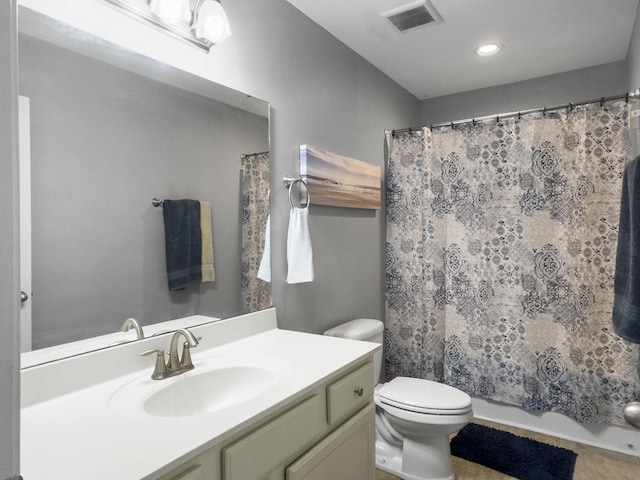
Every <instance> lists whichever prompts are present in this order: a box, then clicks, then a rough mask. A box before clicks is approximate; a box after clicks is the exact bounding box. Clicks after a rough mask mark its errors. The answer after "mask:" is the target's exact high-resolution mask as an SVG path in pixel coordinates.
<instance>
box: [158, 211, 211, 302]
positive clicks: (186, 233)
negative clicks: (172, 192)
mask: <svg viewBox="0 0 640 480" xmlns="http://www.w3.org/2000/svg"><path fill="white" fill-rule="evenodd" d="M162 207H163V208H162V209H163V216H164V240H165V249H166V257H167V279H168V281H169V291H172V292H173V291H176V290H183V289H184V288H186V286H187V284H188V283H189V282H191V281H198V280H200V279H201V278H202V232H201V230H200V202H199V201H197V200H165V201H164V203H163V205H162Z"/></svg>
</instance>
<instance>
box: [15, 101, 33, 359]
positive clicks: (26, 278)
mask: <svg viewBox="0 0 640 480" xmlns="http://www.w3.org/2000/svg"><path fill="white" fill-rule="evenodd" d="M29 110H30V108H29V98H27V97H23V96H19V97H18V139H19V141H18V152H19V156H20V163H19V172H20V173H19V176H20V290H21V294H22V293H24V294H26V295H27V299H26V300H25V301H23V302H22V303H21V307H20V352H29V351H31V347H32V345H31V308H32V307H31V305H32V299H31V298H32V296H33V291H32V288H31V116H30V112H29ZM23 296H24V295H23Z"/></svg>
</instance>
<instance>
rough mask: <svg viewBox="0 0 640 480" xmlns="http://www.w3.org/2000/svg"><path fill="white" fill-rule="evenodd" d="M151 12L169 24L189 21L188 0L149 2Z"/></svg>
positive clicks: (154, 0) (156, 0)
mask: <svg viewBox="0 0 640 480" xmlns="http://www.w3.org/2000/svg"><path fill="white" fill-rule="evenodd" d="M151 12H152V13H154V14H155V15H157V16H158V17H159V18H160V19H161V20H162V21H163V22H166V23H170V24H174V23H179V22H189V21H191V9H190V8H189V0H151Z"/></svg>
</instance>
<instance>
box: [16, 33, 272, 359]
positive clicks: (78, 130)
mask: <svg viewBox="0 0 640 480" xmlns="http://www.w3.org/2000/svg"><path fill="white" fill-rule="evenodd" d="M19 74H20V76H19V79H20V81H19V90H20V94H21V95H24V96H27V97H29V98H30V106H31V165H32V182H31V183H32V219H33V243H32V253H33V292H34V294H33V296H32V300H33V347H34V348H41V347H46V346H50V345H57V344H59V343H64V342H68V341H72V340H78V339H81V338H86V337H91V336H95V335H100V334H104V333H110V332H114V331H117V330H118V329H119V328H120V325H121V324H122V322H123V321H124V319H125V318H127V317H134V318H136V319H138V320H140V321H141V322H142V324H143V325H144V324H149V323H155V322H157V321H162V320H168V319H173V318H178V317H181V316H187V315H193V314H203V315H211V316H218V317H229V316H234V315H238V314H240V313H242V309H241V303H240V277H241V274H240V272H241V260H240V241H241V229H240V227H241V225H240V219H241V199H240V197H241V193H240V190H239V189H240V156H241V154H242V153H254V152H261V151H265V150H267V149H268V148H269V143H268V142H269V135H268V119H267V118H266V117H261V116H258V115H255V114H250V113H247V112H244V111H242V110H240V109H237V108H234V107H230V106H228V105H225V104H222V103H219V102H216V101H214V100H211V99H208V98H205V97H202V96H199V95H195V94H193V93H190V92H187V91H184V90H180V89H178V88H174V87H171V86H168V85H165V84H162V83H159V82H155V81H152V80H150V79H148V78H145V77H142V76H140V75H136V74H133V73H130V72H127V71H124V70H121V69H118V68H115V67H112V66H110V65H107V64H105V63H102V62H98V61H96V60H93V59H91V58H89V57H86V56H83V55H79V54H76V53H72V52H69V51H68V50H64V49H62V48H59V47H55V46H52V45H50V44H48V43H45V42H43V41H40V40H37V39H34V38H32V37H27V36H25V35H21V36H20V57H19ZM265 113H266V108H265ZM265 195H266V192H265ZM156 196H158V197H160V198H174V199H175V198H195V199H200V200H207V201H209V202H211V210H212V223H213V240H214V254H215V265H216V281H215V282H214V283H204V284H202V283H199V282H194V283H192V284H190V285H189V286H188V287H187V289H185V290H183V291H181V292H174V293H169V292H168V290H167V282H166V270H165V260H164V250H165V249H164V226H163V225H164V224H163V219H162V208H154V207H153V206H152V205H151V199H152V198H153V197H156Z"/></svg>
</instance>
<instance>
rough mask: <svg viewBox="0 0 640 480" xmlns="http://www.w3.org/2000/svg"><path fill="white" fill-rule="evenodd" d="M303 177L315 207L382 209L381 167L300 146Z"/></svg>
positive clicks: (319, 149) (309, 146) (314, 148)
mask: <svg viewBox="0 0 640 480" xmlns="http://www.w3.org/2000/svg"><path fill="white" fill-rule="evenodd" d="M300 176H301V177H302V179H303V180H305V181H306V182H307V185H308V187H309V195H310V196H311V203H312V204H315V205H330V206H334V207H349V208H367V209H375V210H379V209H380V189H381V169H380V167H376V166H374V165H370V164H368V163H367V162H363V161H361V160H355V159H353V158H349V157H345V156H343V155H338V154H335V153H331V152H329V151H327V150H323V149H321V148H317V147H312V146H311V145H300Z"/></svg>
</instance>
